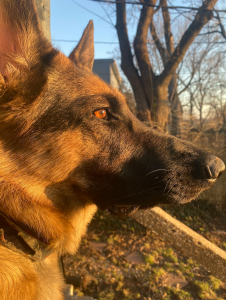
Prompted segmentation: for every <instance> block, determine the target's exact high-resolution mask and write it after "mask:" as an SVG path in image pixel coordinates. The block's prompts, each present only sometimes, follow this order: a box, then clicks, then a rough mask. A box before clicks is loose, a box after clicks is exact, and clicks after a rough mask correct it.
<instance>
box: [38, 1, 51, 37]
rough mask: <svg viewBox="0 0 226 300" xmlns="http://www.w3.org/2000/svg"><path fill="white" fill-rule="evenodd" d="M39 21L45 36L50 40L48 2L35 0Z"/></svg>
mask: <svg viewBox="0 0 226 300" xmlns="http://www.w3.org/2000/svg"><path fill="white" fill-rule="evenodd" d="M35 3H36V6H37V10H38V15H39V20H40V23H41V26H42V30H43V32H44V34H45V36H46V37H47V38H48V39H49V40H51V33H50V0H35Z"/></svg>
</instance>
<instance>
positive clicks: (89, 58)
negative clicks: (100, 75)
mask: <svg viewBox="0 0 226 300" xmlns="http://www.w3.org/2000/svg"><path fill="white" fill-rule="evenodd" d="M93 31H94V28H93V21H89V23H88V25H87V27H86V29H85V31H84V33H83V35H82V38H81V40H80V41H79V43H78V45H77V46H76V47H75V49H74V50H73V51H72V52H71V54H70V55H69V58H70V59H71V60H72V61H73V62H74V63H75V64H76V66H78V67H79V68H83V69H86V70H88V71H92V68H93V61H94V38H93Z"/></svg>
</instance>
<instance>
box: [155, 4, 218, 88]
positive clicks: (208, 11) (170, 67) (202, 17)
mask: <svg viewBox="0 0 226 300" xmlns="http://www.w3.org/2000/svg"><path fill="white" fill-rule="evenodd" d="M216 2H217V0H206V1H205V2H203V5H202V6H201V7H200V8H199V10H198V12H197V14H196V16H195V19H194V20H193V22H192V23H191V24H190V26H189V27H188V29H187V30H186V31H185V33H184V35H183V36H182V38H181V40H180V42H179V44H178V45H177V47H176V49H175V50H174V53H173V54H172V56H171V59H170V60H169V61H168V63H167V65H166V67H165V69H164V70H163V72H162V74H161V75H160V76H159V80H160V82H162V83H163V82H164V83H168V82H170V80H171V78H172V75H173V74H174V73H175V72H176V69H177V67H178V65H179V63H180V62H181V61H182V59H183V58H184V55H185V53H186V51H187V50H188V48H189V46H190V45H191V44H192V42H193V41H194V39H195V37H196V36H197V35H198V34H199V32H200V31H201V29H202V28H203V26H204V25H205V24H206V23H208V22H209V20H210V19H212V18H213V12H212V9H213V7H214V5H215V3H216Z"/></svg>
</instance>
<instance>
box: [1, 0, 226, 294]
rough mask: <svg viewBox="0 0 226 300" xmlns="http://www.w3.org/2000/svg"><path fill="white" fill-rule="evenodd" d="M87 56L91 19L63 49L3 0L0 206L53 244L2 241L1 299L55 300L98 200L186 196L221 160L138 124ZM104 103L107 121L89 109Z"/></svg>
mask: <svg viewBox="0 0 226 300" xmlns="http://www.w3.org/2000/svg"><path fill="white" fill-rule="evenodd" d="M93 58H94V53H93V24H92V22H90V23H89V25H88V27H87V28H86V30H85V32H84V34H83V37H82V39H81V41H80V43H79V45H78V46H77V47H76V48H75V49H74V50H73V51H72V53H71V54H70V56H69V58H67V57H66V56H65V55H64V54H62V53H61V52H59V51H58V50H56V49H54V48H53V47H52V46H51V44H50V43H49V42H48V41H47V40H46V39H45V38H44V36H43V34H42V32H41V29H40V25H39V22H38V17H37V12H36V9H35V5H34V3H33V0H17V1H16V0H2V1H1V3H0V195H1V196H0V207H1V212H3V213H4V214H5V215H6V216H8V217H10V218H11V219H12V220H14V221H15V222H16V223H18V224H23V225H24V226H26V227H27V228H29V229H30V230H31V231H32V232H35V233H36V235H37V236H38V237H41V239H42V240H44V241H45V242H46V243H48V245H49V248H51V249H53V250H54V251H55V252H54V253H53V254H52V255H51V256H49V257H48V258H46V259H45V260H44V261H42V262H32V261H31V260H30V259H28V258H25V257H24V256H21V255H19V254H18V253H16V252H13V251H12V250H9V249H7V248H5V247H3V246H0V268H1V275H0V299H2V300H31V299H32V300H36V299H37V300H51V299H52V300H60V299H62V290H63V285H64V283H63V278H62V275H61V273H60V271H59V269H58V265H57V255H58V254H64V253H74V252H75V251H76V250H77V248H78V246H79V243H80V240H81V237H82V235H83V234H84V233H85V231H86V226H87V224H88V223H89V222H90V220H91V218H92V216H93V214H94V213H95V211H96V209H97V206H96V205H98V206H99V207H102V208H104V209H105V208H108V207H110V209H111V211H112V212H117V213H118V211H120V210H121V208H119V207H121V206H125V207H128V206H129V207H130V206H138V207H141V208H144V207H146V206H149V207H151V206H154V205H157V204H160V203H172V202H177V203H178V202H186V201H190V200H192V199H193V198H194V197H195V196H196V195H197V194H199V193H200V192H201V191H202V190H203V189H206V188H208V187H209V186H210V185H211V184H212V183H213V182H214V181H215V180H216V178H217V177H219V175H220V174H221V173H222V171H223V169H224V166H223V162H221V161H220V160H219V159H218V158H215V157H214V156H213V155H210V154H208V153H206V152H204V151H202V150H201V149H199V148H197V147H195V146H193V145H191V144H189V143H186V142H183V141H179V140H178V139H176V138H174V137H169V136H166V135H164V134H163V133H160V132H158V131H155V130H153V129H150V128H148V127H146V126H144V125H143V124H142V123H140V122H139V121H138V120H137V119H136V118H135V116H134V115H133V114H132V113H131V112H130V110H129V108H128V106H127V104H126V100H125V98H124V97H123V96H122V95H121V94H120V93H119V92H118V91H116V90H114V89H113V88H112V87H110V86H108V85H107V84H105V83H104V82H103V81H102V80H101V79H100V78H98V77H97V76H94V75H93V74H92V72H91V69H92V63H93ZM102 108H104V109H106V110H107V111H108V119H107V120H100V119H98V118H96V117H95V115H94V112H95V110H98V109H102ZM206 166H209V167H208V168H209V169H208V168H207V167H206ZM210 169H211V170H212V173H211V174H210V173H209V171H208V170H210ZM156 172H157V173H156ZM159 172H160V173H161V172H163V173H161V174H159ZM152 174H154V175H155V176H154V177H153V176H152ZM156 174H159V175H158V176H156ZM158 178H161V181H158V180H159V179H158ZM147 179H148V180H147ZM156 180H157V181H156ZM157 185H161V188H159V187H158V186H157ZM156 186H157V188H159V190H158V189H157V190H156ZM152 191H154V192H155V193H154V194H153V193H152ZM156 192H157V193H156ZM129 196H130V197H129ZM124 212H125V210H124ZM118 214H120V213H118ZM124 214H126V213H124ZM12 239H13V237H12Z"/></svg>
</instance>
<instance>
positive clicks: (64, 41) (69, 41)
mask: <svg viewBox="0 0 226 300" xmlns="http://www.w3.org/2000/svg"><path fill="white" fill-rule="evenodd" d="M52 41H53V42H63V43H78V42H79V40H59V39H52ZM225 43H226V41H224V42H193V43H192V44H196V45H203V44H225ZM94 44H106V45H112V44H114V45H119V42H105V41H96V42H94ZM131 44H132V43H131ZM153 44H154V43H153ZM174 44H175V45H177V43H174Z"/></svg>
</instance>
